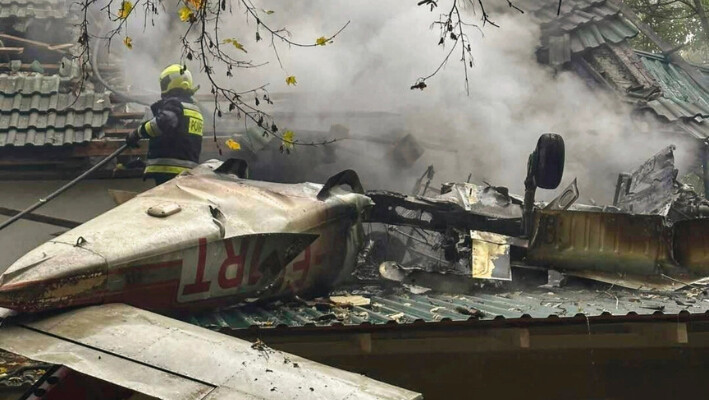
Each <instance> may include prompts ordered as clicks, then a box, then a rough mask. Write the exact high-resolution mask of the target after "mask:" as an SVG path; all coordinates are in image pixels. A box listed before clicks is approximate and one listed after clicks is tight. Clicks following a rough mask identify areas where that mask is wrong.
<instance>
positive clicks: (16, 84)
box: [0, 74, 111, 146]
mask: <svg viewBox="0 0 709 400" xmlns="http://www.w3.org/2000/svg"><path fill="white" fill-rule="evenodd" d="M66 82H68V81H67V80H66V79H63V78H60V77H59V76H58V75H51V76H45V75H32V76H29V75H17V76H9V75H4V74H3V75H0V146H10V145H11V146H23V145H55V144H69V143H81V142H86V141H89V140H91V139H93V138H95V137H97V136H98V135H99V133H100V131H101V129H102V128H103V127H104V125H106V123H107V121H108V116H109V112H110V107H111V101H110V97H109V93H108V92H105V93H95V92H91V91H87V92H83V93H82V94H81V95H79V96H78V97H77V96H75V95H73V94H70V93H61V92H60V91H61V90H62V86H63V83H66Z"/></svg>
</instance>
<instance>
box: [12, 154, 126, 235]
mask: <svg viewBox="0 0 709 400" xmlns="http://www.w3.org/2000/svg"><path fill="white" fill-rule="evenodd" d="M127 148H128V145H127V144H124V145H123V146H121V147H119V148H118V149H117V150H116V151H114V152H113V153H111V155H109V156H108V157H106V158H104V159H103V160H101V161H100V162H98V163H97V164H96V165H94V166H93V167H91V168H89V170H88V171H86V172H84V173H83V174H81V175H79V176H77V177H76V178H74V180H72V181H71V182H69V183H67V184H66V185H64V186H62V187H60V188H59V189H57V190H56V191H54V192H52V193H51V194H50V195H49V196H47V197H45V198H42V199H39V201H38V202H36V203H34V204H32V205H31V206H30V207H29V208H27V209H25V210H24V211H22V212H21V213H19V214H17V215H15V216H14V217H12V218H10V219H8V220H7V221H5V222H3V223H2V224H0V230H3V229H5V228H7V227H8V226H9V225H11V224H12V223H13V222H15V221H17V220H18V219H21V218H22V217H24V216H25V215H27V214H29V213H31V212H32V211H34V210H36V209H38V208H40V207H42V206H43V205H45V204H46V203H48V202H49V201H50V200H52V199H54V198H55V197H57V196H59V195H60V194H62V193H64V192H65V191H66V190H67V189H69V188H71V187H72V186H74V185H76V183H77V182H79V181H80V180H82V179H84V178H86V177H87V176H89V175H90V174H91V173H93V172H94V171H96V170H98V169H100V168H101V167H103V166H104V165H106V164H107V163H108V162H109V161H111V160H113V159H114V158H116V157H118V155H119V154H121V153H122V152H123V151H124V150H125V149H127Z"/></svg>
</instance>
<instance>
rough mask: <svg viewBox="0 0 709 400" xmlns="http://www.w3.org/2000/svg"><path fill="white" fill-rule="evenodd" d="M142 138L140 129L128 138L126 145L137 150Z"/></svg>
mask: <svg viewBox="0 0 709 400" xmlns="http://www.w3.org/2000/svg"><path fill="white" fill-rule="evenodd" d="M140 138H141V137H140V132H138V129H135V130H133V131H132V132H131V133H129V134H128V135H127V136H126V144H127V145H128V147H132V148H134V149H137V148H138V147H140Z"/></svg>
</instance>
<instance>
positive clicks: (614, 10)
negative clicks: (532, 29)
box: [520, 0, 638, 65]
mask: <svg viewBox="0 0 709 400" xmlns="http://www.w3.org/2000/svg"><path fill="white" fill-rule="evenodd" d="M520 5H521V6H522V7H525V6H526V9H528V10H530V11H531V12H532V14H533V15H534V17H535V18H536V19H537V20H539V21H540V23H541V28H542V46H543V47H546V48H547V49H548V50H549V63H550V64H551V65H562V64H565V63H567V62H569V61H571V55H572V54H576V53H581V52H584V51H587V50H590V49H595V48H597V47H600V46H601V45H604V44H608V43H612V44H617V43H620V42H622V41H624V40H627V39H629V38H632V37H634V36H635V35H637V34H638V30H637V29H636V28H635V27H634V26H633V25H632V24H630V23H629V22H628V21H626V20H625V19H624V18H623V17H622V16H621V15H620V11H619V9H618V7H617V6H616V5H614V4H613V3H611V2H610V1H606V0H564V1H563V2H562V5H561V10H560V12H559V15H558V16H557V7H558V3H557V2H555V1H548V0H529V1H528V3H521V4H520Z"/></svg>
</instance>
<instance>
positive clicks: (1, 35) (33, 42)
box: [0, 33, 69, 54]
mask: <svg viewBox="0 0 709 400" xmlns="http://www.w3.org/2000/svg"><path fill="white" fill-rule="evenodd" d="M0 38H3V39H9V40H14V41H16V42H20V43H26V44H31V45H34V46H37V47H41V48H44V49H46V50H49V51H53V52H57V53H60V54H67V53H69V51H68V50H67V49H64V48H53V47H56V46H57V45H52V44H49V43H44V42H39V41H36V40H30V39H26V38H22V37H19V36H13V35H8V34H7V33H0ZM60 46H62V45H60Z"/></svg>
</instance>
